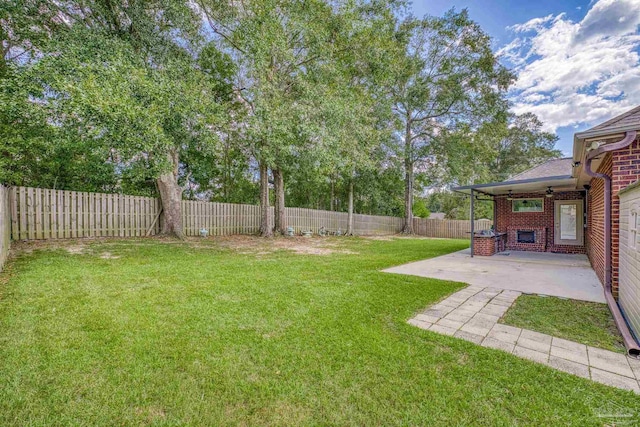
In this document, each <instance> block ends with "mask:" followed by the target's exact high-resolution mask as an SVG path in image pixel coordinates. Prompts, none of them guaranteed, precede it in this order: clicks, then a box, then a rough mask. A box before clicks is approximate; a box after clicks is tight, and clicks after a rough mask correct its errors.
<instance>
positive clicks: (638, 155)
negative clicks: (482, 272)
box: [454, 107, 640, 335]
mask: <svg viewBox="0 0 640 427" xmlns="http://www.w3.org/2000/svg"><path fill="white" fill-rule="evenodd" d="M639 132H640V107H636V108H634V109H633V110H630V111H628V112H626V113H624V114H622V115H620V116H617V117H614V118H613V119H611V120H609V121H607V122H605V123H602V124H600V125H598V126H595V127H593V128H591V129H589V130H587V131H584V132H579V133H576V134H575V135H574V144H573V156H572V157H568V158H564V159H555V160H550V161H548V162H546V163H544V164H542V165H539V166H537V167H535V168H533V169H530V170H528V171H526V172H523V173H521V174H519V175H516V176H514V177H511V178H510V179H508V180H507V181H503V182H494V183H486V184H474V185H470V186H464V187H457V188H454V191H458V192H462V193H465V194H468V195H470V196H471V200H472V210H473V206H474V204H475V203H479V202H481V201H488V202H492V203H494V230H493V232H490V233H487V232H481V233H472V239H471V247H472V255H478V256H490V255H493V254H495V253H496V252H498V251H503V250H511V251H515V250H517V251H539V252H554V253H565V254H566V253H570V254H585V255H586V256H587V257H588V258H589V261H590V262H591V266H592V267H593V269H594V271H595V272H596V274H597V276H598V278H599V279H600V282H601V283H602V285H603V288H604V291H605V297H607V299H608V302H609V306H610V308H611V309H612V312H613V313H614V317H616V313H615V311H616V310H617V311H618V315H620V310H619V307H618V305H617V303H616V301H615V299H616V298H618V294H619V278H620V270H621V269H620V232H621V230H620V223H621V222H620V192H621V191H623V192H624V190H625V188H627V187H628V186H630V185H632V184H634V183H635V182H636V181H638V180H639V179H640V143H639V140H638V138H637V133H639ZM638 259H639V260H640V256H639V257H638ZM639 262H640V261H639ZM637 295H638V296H637V298H638V301H637V304H635V305H637V306H638V307H640V293H637ZM609 300H611V301H609ZM623 305H624V304H623ZM639 316H640V314H639ZM622 317H623V316H621V315H620V319H621V318H622ZM620 319H618V318H616V322H619V321H620ZM619 327H620V325H619ZM620 329H621V332H623V335H624V331H622V329H623V328H620ZM627 331H628V330H627ZM636 333H637V334H639V333H640V331H637V332H636Z"/></svg>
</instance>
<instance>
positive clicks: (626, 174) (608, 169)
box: [587, 140, 640, 298]
mask: <svg viewBox="0 0 640 427" xmlns="http://www.w3.org/2000/svg"><path fill="white" fill-rule="evenodd" d="M598 172H600V173H606V174H608V175H610V176H611V243H612V245H611V267H612V271H611V287H612V289H613V295H614V296H615V297H616V298H617V296H618V280H619V267H620V263H619V259H620V246H619V244H620V198H619V196H618V193H619V192H620V190H622V189H624V188H625V187H626V186H627V185H629V184H631V183H633V182H635V181H636V180H638V179H639V178H640V144H639V143H638V141H637V140H636V141H635V142H634V143H633V144H631V145H630V146H629V147H627V148H625V149H622V150H617V151H614V152H612V153H609V154H607V155H606V156H605V157H604V159H603V160H602V162H601V163H600V167H599V168H598ZM587 221H588V225H589V228H588V232H587V255H588V256H589V260H590V261H591V266H592V267H593V269H594V270H595V272H596V274H597V275H598V278H599V279H600V281H601V282H602V283H604V279H605V277H604V276H605V267H604V245H605V242H604V180H602V179H592V180H591V190H590V191H589V214H588V220H587Z"/></svg>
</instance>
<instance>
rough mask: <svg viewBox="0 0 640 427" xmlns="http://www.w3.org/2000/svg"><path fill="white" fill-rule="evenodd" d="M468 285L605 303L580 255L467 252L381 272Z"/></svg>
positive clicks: (583, 257)
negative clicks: (481, 255)
mask: <svg viewBox="0 0 640 427" xmlns="http://www.w3.org/2000/svg"><path fill="white" fill-rule="evenodd" d="M384 271H385V272H387V273H397V274H409V275H412V276H421V277H429V278H434V279H440V280H450V281H454V282H464V283H468V284H469V285H474V286H481V287H492V288H497V289H508V290H514V291H519V292H522V293H529V294H542V295H550V296H557V297H563V298H571V299H577V300H583V301H593V302H605V298H604V292H603V288H602V285H601V284H600V281H599V280H598V277H597V276H596V274H595V272H594V271H593V269H592V268H591V266H590V264H589V260H588V259H587V257H586V256H585V255H582V254H553V253H548V252H547V253H545V252H527V251H505V252H501V253H499V254H497V255H495V256H492V257H475V258H474V257H471V252H470V250H469V249H466V250H463V251H460V252H454V253H452V254H448V255H443V256H440V257H436V258H431V259H426V260H423V261H417V262H412V263H409V264H404V265H400V266H397V267H392V268H389V269H386V270H384Z"/></svg>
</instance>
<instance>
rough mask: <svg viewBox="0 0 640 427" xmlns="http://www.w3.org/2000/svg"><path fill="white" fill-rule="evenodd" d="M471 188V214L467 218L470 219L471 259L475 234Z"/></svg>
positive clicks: (473, 197)
mask: <svg viewBox="0 0 640 427" xmlns="http://www.w3.org/2000/svg"><path fill="white" fill-rule="evenodd" d="M473 193H474V191H473V188H472V189H471V209H470V210H471V212H470V214H469V216H470V217H471V244H470V246H471V258H473V251H474V247H473V241H474V240H475V239H474V236H475V234H476V230H475V221H474V220H475V216H476V212H475V206H474V202H475V194H473Z"/></svg>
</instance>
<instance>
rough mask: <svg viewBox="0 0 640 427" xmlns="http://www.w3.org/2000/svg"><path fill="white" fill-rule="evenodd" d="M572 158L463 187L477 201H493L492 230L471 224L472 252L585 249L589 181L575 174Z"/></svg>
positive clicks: (583, 251) (473, 203) (582, 251)
mask: <svg viewBox="0 0 640 427" xmlns="http://www.w3.org/2000/svg"><path fill="white" fill-rule="evenodd" d="M573 167H574V163H573V160H572V159H571V158H565V159H554V160H550V161H548V162H546V163H544V164H542V165H540V166H538V167H535V168H533V169H530V170H528V171H526V172H523V173H521V174H520V175H517V176H515V177H513V178H512V179H510V180H508V181H503V182H495V183H488V184H475V185H471V186H465V187H458V188H455V189H454V191H457V192H459V193H463V194H466V195H469V196H470V198H471V218H474V217H475V206H476V204H477V203H487V202H488V203H493V211H494V218H493V229H492V230H489V231H481V232H476V231H475V230H474V229H473V224H471V256H474V255H482V256H491V255H494V254H496V253H499V252H502V251H509V250H511V251H532V252H553V253H559V254H586V246H585V228H586V227H585V225H586V208H587V206H586V195H587V192H588V190H589V186H588V185H579V183H578V179H577V178H574V177H573V176H572V171H573Z"/></svg>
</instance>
